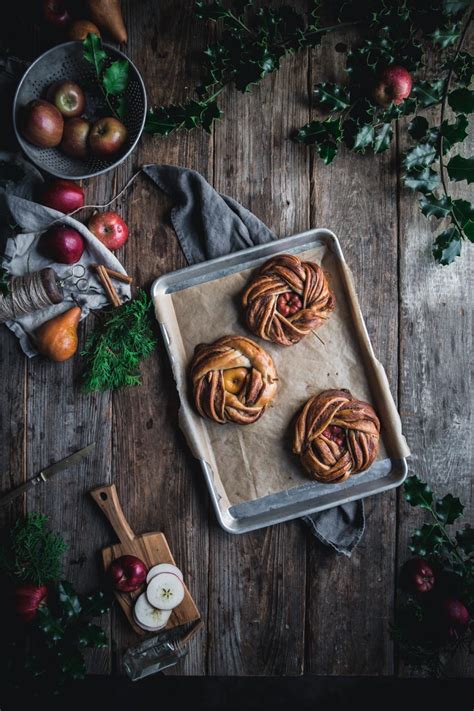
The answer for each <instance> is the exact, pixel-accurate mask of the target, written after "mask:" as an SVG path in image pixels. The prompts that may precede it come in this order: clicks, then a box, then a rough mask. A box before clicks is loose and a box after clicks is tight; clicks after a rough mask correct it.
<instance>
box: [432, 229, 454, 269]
mask: <svg viewBox="0 0 474 711" xmlns="http://www.w3.org/2000/svg"><path fill="white" fill-rule="evenodd" d="M460 254H461V235H460V234H459V230H458V229H457V227H448V229H447V230H445V231H444V232H441V234H439V235H438V236H437V238H436V239H435V241H434V244H433V257H434V258H435V260H436V261H437V262H438V264H442V265H443V266H447V265H448V264H452V262H454V260H455V259H456V257H459V256H460Z"/></svg>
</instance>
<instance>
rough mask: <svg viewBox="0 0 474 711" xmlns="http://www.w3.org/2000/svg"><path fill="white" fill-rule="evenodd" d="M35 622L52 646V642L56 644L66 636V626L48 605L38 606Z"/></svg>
mask: <svg viewBox="0 0 474 711" xmlns="http://www.w3.org/2000/svg"><path fill="white" fill-rule="evenodd" d="M35 623H36V625H37V626H38V629H40V630H41V632H43V634H44V635H45V636H46V637H47V638H48V645H49V646H51V644H53V645H54V644H55V643H56V642H59V641H60V640H62V638H63V637H64V627H63V625H62V624H61V621H60V620H58V619H57V618H56V617H54V616H53V614H52V613H51V611H50V609H49V608H48V607H47V606H46V605H42V606H41V607H39V608H38V611H37V613H36V618H35Z"/></svg>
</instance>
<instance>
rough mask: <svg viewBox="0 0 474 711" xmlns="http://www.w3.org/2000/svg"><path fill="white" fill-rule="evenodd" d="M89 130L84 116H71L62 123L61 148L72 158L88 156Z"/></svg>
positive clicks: (88, 123)
mask: <svg viewBox="0 0 474 711" xmlns="http://www.w3.org/2000/svg"><path fill="white" fill-rule="evenodd" d="M90 130H91V124H90V121H88V120H87V119H85V118H79V117H76V118H72V119H69V120H68V121H66V123H65V124H64V132H63V140H62V141H61V146H60V148H61V150H62V151H63V152H64V153H65V154H66V155H68V156H71V157H72V158H82V159H83V160H85V159H86V158H88V157H89V144H88V139H89V134H90Z"/></svg>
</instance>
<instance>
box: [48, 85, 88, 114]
mask: <svg viewBox="0 0 474 711" xmlns="http://www.w3.org/2000/svg"><path fill="white" fill-rule="evenodd" d="M46 99H47V100H48V101H50V102H51V103H52V104H54V106H55V107H56V108H57V109H58V111H60V112H61V113H62V115H63V116H64V118H74V116H80V115H81V114H82V112H83V111H84V109H85V107H86V97H85V95H84V92H83V91H82V89H81V87H80V86H79V84H76V83H75V82H73V81H57V82H55V83H54V84H51V86H50V87H49V89H48V92H47V94H46Z"/></svg>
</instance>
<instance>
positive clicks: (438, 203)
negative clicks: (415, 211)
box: [420, 193, 453, 218]
mask: <svg viewBox="0 0 474 711" xmlns="http://www.w3.org/2000/svg"><path fill="white" fill-rule="evenodd" d="M452 206H453V202H452V200H451V198H450V197H447V196H446V195H443V196H442V197H440V198H438V197H436V195H433V193H428V194H426V195H423V197H421V198H420V207H421V211H422V213H423V215H425V216H426V217H432V216H433V217H438V218H442V217H447V216H448V215H450V214H451V209H452Z"/></svg>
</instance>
